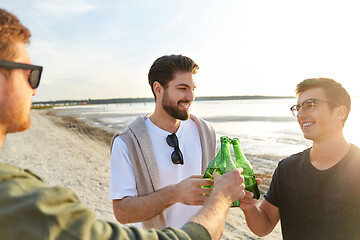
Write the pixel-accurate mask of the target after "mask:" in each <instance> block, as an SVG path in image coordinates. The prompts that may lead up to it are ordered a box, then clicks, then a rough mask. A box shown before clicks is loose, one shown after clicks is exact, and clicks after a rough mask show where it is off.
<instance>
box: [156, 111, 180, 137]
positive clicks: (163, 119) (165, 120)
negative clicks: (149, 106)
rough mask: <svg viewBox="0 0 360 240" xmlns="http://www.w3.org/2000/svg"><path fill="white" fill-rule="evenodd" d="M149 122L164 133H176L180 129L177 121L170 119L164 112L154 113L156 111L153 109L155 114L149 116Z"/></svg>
mask: <svg viewBox="0 0 360 240" xmlns="http://www.w3.org/2000/svg"><path fill="white" fill-rule="evenodd" d="M150 120H151V122H152V123H154V124H155V125H156V126H157V127H159V128H161V129H163V130H165V131H168V132H171V133H176V131H177V130H178V129H179V127H180V120H179V119H175V118H173V117H171V116H170V115H169V114H167V113H166V112H164V111H162V112H160V111H156V109H155V112H154V113H153V114H151V116H150Z"/></svg>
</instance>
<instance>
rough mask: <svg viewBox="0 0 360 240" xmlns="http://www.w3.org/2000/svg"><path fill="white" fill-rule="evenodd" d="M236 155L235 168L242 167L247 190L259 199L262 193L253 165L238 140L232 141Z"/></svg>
mask: <svg viewBox="0 0 360 240" xmlns="http://www.w3.org/2000/svg"><path fill="white" fill-rule="evenodd" d="M232 144H233V148H234V155H235V159H236V162H235V166H236V167H237V168H238V167H242V168H243V172H242V175H243V177H244V184H245V190H247V191H250V192H252V193H253V194H254V196H253V198H256V199H259V198H260V192H259V188H258V185H257V183H256V179H255V174H254V170H253V168H252V166H251V163H250V162H249V161H248V160H247V159H246V158H245V155H244V152H243V151H242V149H241V146H240V141H239V139H238V138H234V139H233V140H232Z"/></svg>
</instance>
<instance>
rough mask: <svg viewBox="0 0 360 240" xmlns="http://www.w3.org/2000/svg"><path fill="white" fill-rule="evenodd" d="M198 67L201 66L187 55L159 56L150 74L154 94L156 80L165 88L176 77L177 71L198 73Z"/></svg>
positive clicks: (150, 83)
mask: <svg viewBox="0 0 360 240" xmlns="http://www.w3.org/2000/svg"><path fill="white" fill-rule="evenodd" d="M198 69H199V66H198V65H197V64H196V63H195V62H194V61H193V60H192V59H190V58H188V57H186V56H182V55H166V56H162V57H159V58H158V59H156V60H155V62H154V63H153V65H152V66H151V68H150V70H149V74H148V79H149V85H150V87H151V90H152V92H153V94H154V96H155V92H154V89H153V85H154V82H155V81H157V82H159V83H160V84H161V86H163V87H164V88H167V86H168V83H169V82H170V81H171V80H173V79H174V77H175V74H176V73H178V72H189V73H192V74H196V72H197V70H198ZM155 97H156V96H155Z"/></svg>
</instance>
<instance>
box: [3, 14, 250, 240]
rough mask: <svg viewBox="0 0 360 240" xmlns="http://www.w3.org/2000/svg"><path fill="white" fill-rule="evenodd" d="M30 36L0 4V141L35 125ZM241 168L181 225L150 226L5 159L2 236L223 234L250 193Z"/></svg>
mask: <svg viewBox="0 0 360 240" xmlns="http://www.w3.org/2000/svg"><path fill="white" fill-rule="evenodd" d="M29 38H30V32H29V30H28V29H27V28H26V27H24V26H23V25H22V24H21V23H20V22H19V20H18V19H17V17H16V16H14V15H13V14H11V13H9V12H7V11H6V10H3V9H0V147H1V146H2V144H3V142H4V139H5V136H6V134H8V133H14V132H20V131H24V130H27V129H28V128H29V127H30V125H31V121H30V108H31V103H32V100H31V98H32V96H34V95H35V94H36V88H37V87H38V86H39V83H40V77H41V72H42V67H40V66H35V65H32V64H31V60H30V57H29V55H28V53H27V50H26V48H25V44H27V43H28V42H29ZM54 160H55V161H56V159H54ZM241 171H242V170H241V169H237V170H234V171H232V172H230V173H228V174H225V175H223V176H219V175H215V176H214V190H213V191H212V194H211V196H210V197H209V198H208V201H207V202H206V203H205V204H204V207H203V208H202V209H201V210H200V211H199V212H198V213H197V214H196V215H195V216H194V217H193V218H192V219H190V221H189V222H188V223H186V224H185V225H184V226H183V227H182V228H181V229H176V228H166V229H165V228H164V229H162V230H156V229H152V230H149V231H145V230H143V229H138V228H129V227H128V228H126V227H121V226H119V225H117V224H113V223H108V222H103V221H98V220H96V219H95V213H94V212H93V211H91V210H89V209H88V208H86V207H85V206H84V205H83V204H82V203H81V202H80V201H79V199H78V198H77V196H76V195H75V193H74V192H73V191H71V190H70V189H68V188H66V187H61V186H57V187H51V186H49V185H47V184H46V183H45V182H43V181H42V180H41V178H40V177H38V176H36V175H34V174H33V173H31V172H30V171H29V170H24V169H21V168H19V167H16V166H13V165H11V164H9V163H6V162H4V161H0V239H4V240H5V239H6V240H13V239H27V240H39V239H64V240H73V239H74V240H75V239H84V240H88V239H93V240H95V239H104V240H105V239H109V240H110V239H113V240H115V239H124V240H125V239H219V238H220V237H221V234H222V231H223V227H224V223H225V219H226V215H227V212H228V210H229V206H230V204H231V202H232V201H235V200H236V199H239V198H242V197H244V195H245V192H244V185H243V184H242V183H243V180H244V179H243V178H242V177H241Z"/></svg>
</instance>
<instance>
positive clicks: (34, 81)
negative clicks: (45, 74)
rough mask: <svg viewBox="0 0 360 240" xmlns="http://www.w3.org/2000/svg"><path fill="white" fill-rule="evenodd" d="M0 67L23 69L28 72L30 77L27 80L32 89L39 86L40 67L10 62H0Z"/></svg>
mask: <svg viewBox="0 0 360 240" xmlns="http://www.w3.org/2000/svg"><path fill="white" fill-rule="evenodd" d="M0 67H3V68H7V69H25V70H30V76H29V78H28V81H29V84H30V86H31V88H32V89H36V88H37V87H38V86H39V84H40V78H41V73H42V69H43V67H42V66H36V65H31V64H25V63H17V62H10V61H0Z"/></svg>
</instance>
